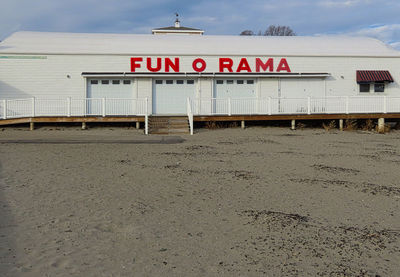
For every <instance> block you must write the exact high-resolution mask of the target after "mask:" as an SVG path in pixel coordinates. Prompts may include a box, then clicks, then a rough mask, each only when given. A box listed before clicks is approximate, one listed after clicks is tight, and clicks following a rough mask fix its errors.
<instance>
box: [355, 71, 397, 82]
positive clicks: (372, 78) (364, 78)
mask: <svg viewBox="0 0 400 277" xmlns="http://www.w3.org/2000/svg"><path fill="white" fill-rule="evenodd" d="M372 82H393V78H392V75H390V72H389V71H388V70H357V83H372Z"/></svg>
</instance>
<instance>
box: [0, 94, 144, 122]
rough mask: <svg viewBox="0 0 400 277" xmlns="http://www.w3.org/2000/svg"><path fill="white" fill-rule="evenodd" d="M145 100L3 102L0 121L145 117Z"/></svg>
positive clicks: (29, 99)
mask: <svg viewBox="0 0 400 277" xmlns="http://www.w3.org/2000/svg"><path fill="white" fill-rule="evenodd" d="M148 110H149V109H148V100H147V98H144V99H120V98H118V99H117V98H85V99H75V98H65V99H46V98H28V99H4V100H0V119H7V118H22V117H38V116H67V117H70V116H103V117H104V116H145V115H148V114H149V113H148Z"/></svg>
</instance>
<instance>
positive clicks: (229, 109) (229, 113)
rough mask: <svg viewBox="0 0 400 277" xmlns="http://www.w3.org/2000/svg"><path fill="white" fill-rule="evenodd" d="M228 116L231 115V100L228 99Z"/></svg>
mask: <svg viewBox="0 0 400 277" xmlns="http://www.w3.org/2000/svg"><path fill="white" fill-rule="evenodd" d="M228 115H229V116H231V115H232V103H231V98H230V97H229V98H228Z"/></svg>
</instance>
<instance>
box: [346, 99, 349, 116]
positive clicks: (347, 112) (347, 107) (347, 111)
mask: <svg viewBox="0 0 400 277" xmlns="http://www.w3.org/2000/svg"><path fill="white" fill-rule="evenodd" d="M346 114H349V97H348V96H346Z"/></svg>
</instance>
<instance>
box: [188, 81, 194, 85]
mask: <svg viewBox="0 0 400 277" xmlns="http://www.w3.org/2000/svg"><path fill="white" fill-rule="evenodd" d="M186 84H188V85H193V84H194V80H187V81H186Z"/></svg>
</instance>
